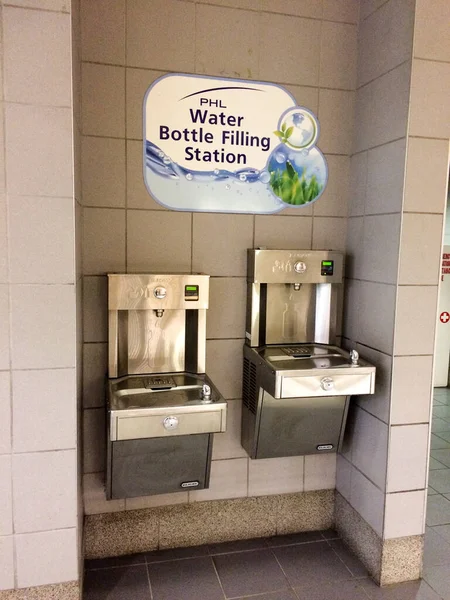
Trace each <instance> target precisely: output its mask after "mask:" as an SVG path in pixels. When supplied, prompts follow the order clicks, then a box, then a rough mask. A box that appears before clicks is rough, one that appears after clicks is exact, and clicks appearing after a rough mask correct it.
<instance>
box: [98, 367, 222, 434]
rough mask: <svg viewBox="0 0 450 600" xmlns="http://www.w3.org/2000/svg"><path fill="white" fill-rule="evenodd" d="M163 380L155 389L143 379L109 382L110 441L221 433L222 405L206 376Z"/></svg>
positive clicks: (176, 376)
mask: <svg viewBox="0 0 450 600" xmlns="http://www.w3.org/2000/svg"><path fill="white" fill-rule="evenodd" d="M151 380H153V381H154V380H155V378H154V377H152V378H151ZM164 381H167V385H166V386H165V387H164V385H163V384H158V386H157V387H155V388H152V387H151V386H149V378H148V377H143V376H136V377H124V378H122V379H118V380H110V381H109V394H108V396H109V406H108V412H109V418H110V431H111V434H110V435H111V441H117V440H132V439H141V438H148V437H170V436H179V435H188V434H198V433H219V432H223V431H225V427H226V411H227V405H226V402H225V401H224V400H223V398H222V397H221V396H220V394H219V392H218V391H217V390H216V388H215V387H214V386H213V384H212V383H211V381H210V380H209V379H208V378H207V377H206V376H201V375H192V374H190V373H176V374H169V375H166V374H165V375H164ZM205 385H207V386H208V387H209V389H210V393H209V394H207V395H205V394H204V386H205Z"/></svg>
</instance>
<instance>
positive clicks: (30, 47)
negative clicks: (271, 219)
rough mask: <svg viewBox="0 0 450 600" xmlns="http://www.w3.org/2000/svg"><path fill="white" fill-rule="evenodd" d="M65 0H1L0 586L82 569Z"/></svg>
mask: <svg viewBox="0 0 450 600" xmlns="http://www.w3.org/2000/svg"><path fill="white" fill-rule="evenodd" d="M10 4H14V6H13V5H10ZM30 4H33V10H31V9H28V8H23V7H22V6H30ZM66 7H67V2H66V1H64V0H53V1H52V2H49V1H48V0H35V1H34V2H32V3H30V2H26V1H19V0H17V1H15V2H14V3H9V2H4V3H3V4H2V6H1V7H0V10H1V25H2V33H3V35H2V54H3V81H2V82H1V84H2V92H3V93H2V96H1V97H2V98H3V102H2V105H1V113H2V118H1V119H0V123H1V125H0V128H2V126H3V121H4V123H5V131H4V132H3V131H2V130H1V129H0V164H1V165H2V168H1V170H0V415H1V417H0V507H1V509H0V590H4V589H10V588H24V587H28V586H40V585H45V584H52V583H61V582H66V581H73V580H77V579H78V563H77V439H76V368H75V367H76V356H75V342H76V339H75V338H76V334H75V257H74V249H75V224H74V199H73V158H72V146H73V144H72V89H71V86H72V65H71V16H70V12H69V11H68V9H67V8H66ZM41 9H42V10H41ZM44 9H45V10H44ZM3 117H4V119H3ZM3 158H5V161H3ZM4 164H5V168H3V165H4ZM0 595H1V593H0Z"/></svg>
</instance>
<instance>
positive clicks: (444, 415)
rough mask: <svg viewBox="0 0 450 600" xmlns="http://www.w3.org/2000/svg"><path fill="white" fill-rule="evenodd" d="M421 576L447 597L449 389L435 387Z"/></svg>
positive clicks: (449, 574) (449, 558)
mask: <svg viewBox="0 0 450 600" xmlns="http://www.w3.org/2000/svg"><path fill="white" fill-rule="evenodd" d="M431 431H432V434H431V457H430V477H429V482H428V486H429V487H428V505H427V529H426V534H425V553H424V579H425V581H426V582H427V583H428V584H429V585H430V586H431V587H432V588H433V589H434V590H435V591H436V592H437V594H438V596H439V597H440V598H443V599H444V600H450V389H449V388H435V390H434V406H433V423H432V427H431Z"/></svg>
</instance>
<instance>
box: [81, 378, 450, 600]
mask: <svg viewBox="0 0 450 600" xmlns="http://www.w3.org/2000/svg"><path fill="white" fill-rule="evenodd" d="M434 398H435V400H434V404H435V406H434V415H433V417H434V420H433V432H434V433H433V436H432V451H431V456H432V460H431V461H430V486H431V488H430V497H429V498H428V512H427V532H426V536H425V555H424V580H423V581H420V582H410V583H405V584H400V585H396V586H390V587H388V588H383V589H381V588H379V587H377V586H376V585H375V584H374V583H373V582H372V581H371V579H370V578H369V577H368V574H367V571H366V570H365V568H364V566H363V565H362V564H361V563H360V562H359V561H358V560H357V559H356V558H355V557H354V556H353V555H352V554H351V553H350V552H349V551H348V550H347V548H346V547H345V546H344V544H343V543H342V541H341V540H340V539H339V538H338V537H337V534H336V533H335V532H333V531H323V532H311V533H300V534H295V535H287V536H279V537H275V538H268V539H258V540H245V541H240V542H228V543H225V544H210V545H208V546H198V547H194V548H180V549H176V550H163V551H156V552H149V553H145V554H138V555H134V556H127V557H120V558H110V559H101V560H92V561H86V574H85V582H84V590H85V591H84V600H224V599H229V598H234V599H240V600H244V599H249V600H250V599H252V600H450V441H449V440H450V389H436V390H435V394H434Z"/></svg>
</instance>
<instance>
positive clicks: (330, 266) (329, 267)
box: [320, 260, 334, 276]
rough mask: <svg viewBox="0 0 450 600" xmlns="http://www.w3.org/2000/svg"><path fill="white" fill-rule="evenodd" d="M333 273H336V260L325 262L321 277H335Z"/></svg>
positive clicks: (323, 262)
mask: <svg viewBox="0 0 450 600" xmlns="http://www.w3.org/2000/svg"><path fill="white" fill-rule="evenodd" d="M333 272H334V260H323V261H322V267H321V271H320V273H321V275H323V276H327V275H333Z"/></svg>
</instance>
